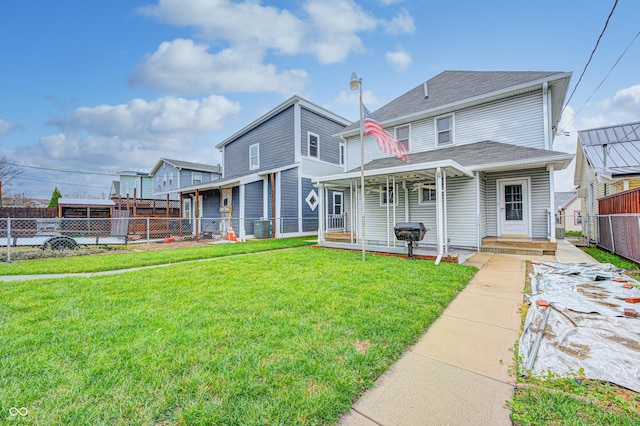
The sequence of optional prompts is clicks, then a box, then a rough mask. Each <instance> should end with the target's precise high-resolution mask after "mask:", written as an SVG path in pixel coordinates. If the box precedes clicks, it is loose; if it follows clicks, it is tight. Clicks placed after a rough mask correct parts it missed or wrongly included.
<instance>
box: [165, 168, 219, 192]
mask: <svg viewBox="0 0 640 426" xmlns="http://www.w3.org/2000/svg"><path fill="white" fill-rule="evenodd" d="M194 172H195V173H200V174H201V176H202V183H206V182H211V181H212V180H213V174H212V173H207V172H199V171H197V170H190V169H182V170H180V171H179V173H180V187H185V186H191V185H193V183H192V182H193V173H194ZM174 180H175V179H174ZM177 185H178V182H174V186H175V187H176V188H177Z"/></svg>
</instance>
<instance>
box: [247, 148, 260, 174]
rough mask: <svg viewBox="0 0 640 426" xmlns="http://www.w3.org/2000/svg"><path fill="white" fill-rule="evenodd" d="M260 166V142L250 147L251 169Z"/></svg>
mask: <svg viewBox="0 0 640 426" xmlns="http://www.w3.org/2000/svg"><path fill="white" fill-rule="evenodd" d="M258 168H260V144H257V143H256V144H253V145H251V146H250V147H249V170H255V169H258Z"/></svg>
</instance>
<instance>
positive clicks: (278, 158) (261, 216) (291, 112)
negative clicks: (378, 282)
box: [180, 96, 350, 240]
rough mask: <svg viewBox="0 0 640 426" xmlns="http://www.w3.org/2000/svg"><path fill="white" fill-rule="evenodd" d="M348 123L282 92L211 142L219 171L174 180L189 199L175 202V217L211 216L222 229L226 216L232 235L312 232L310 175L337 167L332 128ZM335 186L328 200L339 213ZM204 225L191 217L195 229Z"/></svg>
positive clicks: (341, 163) (341, 150)
mask: <svg viewBox="0 0 640 426" xmlns="http://www.w3.org/2000/svg"><path fill="white" fill-rule="evenodd" d="M348 124H350V121H349V120H347V119H345V118H343V117H340V116H338V115H336V114H334V113H332V112H331V111H328V110H327V109H325V108H322V107H320V106H318V105H315V104H313V103H311V102H309V101H307V100H305V99H303V98H301V97H299V96H293V97H291V98H289V99H287V100H286V101H284V102H283V103H281V104H280V105H278V106H276V107H275V108H273V109H272V110H270V111H269V112H267V113H266V114H264V115H262V116H261V117H259V118H258V119H256V120H255V121H253V122H251V123H250V124H248V125H247V126H245V127H244V128H242V129H240V130H239V131H238V132H236V133H235V134H233V135H231V136H230V137H229V138H227V139H225V140H223V141H222V142H220V143H219V144H218V145H216V148H218V149H219V150H220V152H221V154H222V169H223V173H222V178H221V179H220V180H219V181H215V182H209V183H202V184H198V185H192V186H190V187H187V188H182V189H181V190H180V193H181V196H182V199H183V203H187V202H189V201H188V200H195V202H196V204H194V205H193V206H192V207H191V208H192V209H191V210H188V211H187V210H186V209H185V208H183V217H187V216H184V215H185V214H192V215H193V214H195V216H194V217H197V218H207V219H209V218H214V219H215V220H214V222H220V223H219V225H220V227H221V229H220V231H222V232H224V231H225V229H224V228H225V227H227V226H228V225H229V224H232V225H233V229H234V232H235V234H236V235H237V237H238V238H239V239H240V240H244V239H246V238H251V237H261V238H266V237H284V236H302V235H316V234H317V232H318V211H319V208H318V203H319V196H318V192H317V188H316V187H315V186H314V184H313V183H312V179H313V178H315V177H318V176H324V175H331V174H336V173H342V172H344V171H345V158H346V157H345V145H344V143H343V141H341V140H340V139H337V138H335V137H333V135H334V134H336V133H338V132H340V131H341V130H342V129H344V128H345V127H346V126H347V125H348ZM336 192H337V194H339V195H334V194H333V192H331V193H330V197H332V201H331V205H330V208H331V210H332V211H334V210H335V211H336V212H338V213H339V214H338V216H339V217H342V213H343V210H342V209H343V202H342V198H341V197H342V192H341V191H336ZM196 206H197V207H196ZM192 212H193V213H192ZM208 222H211V221H208ZM216 226H217V225H216ZM256 226H257V227H258V228H256ZM204 227H205V224H200V223H199V222H198V221H196V231H195V232H198V231H197V229H203V228H204Z"/></svg>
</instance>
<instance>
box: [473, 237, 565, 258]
mask: <svg viewBox="0 0 640 426" xmlns="http://www.w3.org/2000/svg"><path fill="white" fill-rule="evenodd" d="M556 249H557V244H556V243H555V242H550V241H548V240H546V239H539V238H521V237H511V238H504V237H485V238H483V239H482V249H481V250H480V251H483V252H485V253H503V254H523V255H528V256H542V255H545V254H548V255H554V254H555V253H556Z"/></svg>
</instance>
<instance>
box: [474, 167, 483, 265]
mask: <svg viewBox="0 0 640 426" xmlns="http://www.w3.org/2000/svg"><path fill="white" fill-rule="evenodd" d="M475 174H476V230H477V236H476V244H477V248H478V253H480V250H481V247H480V246H481V245H482V243H481V241H482V240H481V234H482V232H481V231H480V227H481V225H482V217H481V216H480V172H476V173H475Z"/></svg>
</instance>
